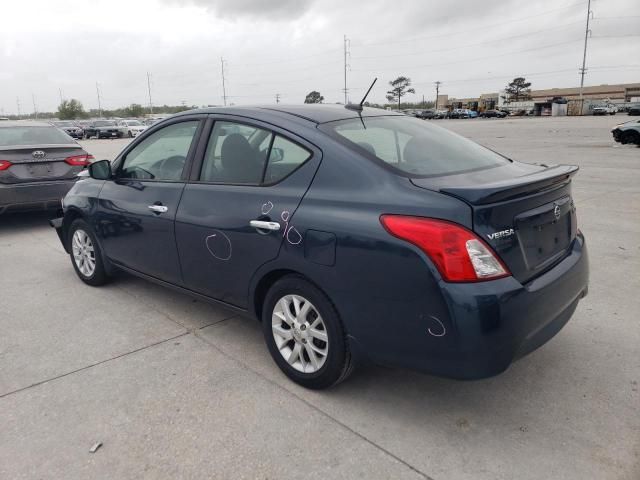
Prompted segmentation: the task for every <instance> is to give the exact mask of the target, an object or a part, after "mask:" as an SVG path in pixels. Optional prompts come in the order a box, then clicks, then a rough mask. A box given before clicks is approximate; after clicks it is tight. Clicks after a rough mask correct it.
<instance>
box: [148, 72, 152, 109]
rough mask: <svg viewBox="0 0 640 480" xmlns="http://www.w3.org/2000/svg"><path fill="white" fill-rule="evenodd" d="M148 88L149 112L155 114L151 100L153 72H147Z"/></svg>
mask: <svg viewBox="0 0 640 480" xmlns="http://www.w3.org/2000/svg"><path fill="white" fill-rule="evenodd" d="M147 90H148V91H149V113H150V114H151V115H153V102H152V101H151V74H150V73H149V72H147Z"/></svg>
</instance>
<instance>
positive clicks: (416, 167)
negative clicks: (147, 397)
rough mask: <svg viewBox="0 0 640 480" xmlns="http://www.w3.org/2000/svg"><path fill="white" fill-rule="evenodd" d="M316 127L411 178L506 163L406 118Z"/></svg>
mask: <svg viewBox="0 0 640 480" xmlns="http://www.w3.org/2000/svg"><path fill="white" fill-rule="evenodd" d="M320 128H321V129H322V130H323V131H325V132H326V133H328V134H330V135H332V136H334V137H335V138H337V139H339V140H341V141H346V144H348V145H349V146H351V147H354V148H355V149H357V150H358V151H360V152H362V153H364V154H366V155H368V156H373V157H374V158H376V159H377V160H381V161H383V162H385V163H386V164H387V165H390V166H391V167H393V168H394V169H396V170H398V171H400V172H401V173H403V174H408V176H412V177H429V176H436V175H453V174H456V173H462V172H466V171H470V170H480V169H484V168H491V167H496V166H498V165H503V164H505V163H508V162H509V160H507V159H506V158H505V157H503V156H501V155H498V154H497V153H495V152H493V151H491V150H489V149H487V148H485V147H483V146H481V145H478V144H477V143H474V142H472V141H471V140H467V139H466V138H464V137H462V136H460V135H457V134H455V133H453V132H451V131H449V130H447V129H445V128H442V127H437V126H435V125H430V124H428V123H425V122H424V121H422V120H418V119H415V118H410V117H404V116H402V117H401V116H388V117H387V116H383V117H362V118H352V119H349V120H340V121H336V122H329V123H325V124H323V125H321V126H320Z"/></svg>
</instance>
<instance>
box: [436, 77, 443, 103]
mask: <svg viewBox="0 0 640 480" xmlns="http://www.w3.org/2000/svg"><path fill="white" fill-rule="evenodd" d="M441 83H442V82H441V81H440V80H438V81H437V82H436V110H438V95H439V94H440V84H441Z"/></svg>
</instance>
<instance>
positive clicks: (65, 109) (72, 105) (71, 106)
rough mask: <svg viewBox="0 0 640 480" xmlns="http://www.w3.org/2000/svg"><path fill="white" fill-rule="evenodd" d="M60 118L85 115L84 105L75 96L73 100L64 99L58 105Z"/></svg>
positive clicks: (71, 118) (65, 118) (72, 118)
mask: <svg viewBox="0 0 640 480" xmlns="http://www.w3.org/2000/svg"><path fill="white" fill-rule="evenodd" d="M57 116H58V118H59V119H60V120H75V119H76V118H82V117H83V116H84V107H83V106H82V103H80V102H79V101H78V100H76V99H75V98H72V99H71V100H63V101H62V103H61V104H60V105H58V114H57Z"/></svg>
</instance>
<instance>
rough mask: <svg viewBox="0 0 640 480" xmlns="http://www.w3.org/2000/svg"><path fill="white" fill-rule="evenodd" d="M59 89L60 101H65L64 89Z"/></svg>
mask: <svg viewBox="0 0 640 480" xmlns="http://www.w3.org/2000/svg"><path fill="white" fill-rule="evenodd" d="M58 91H59V92H60V103H62V102H64V96H63V95H62V89H61V88H59V89H58Z"/></svg>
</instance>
